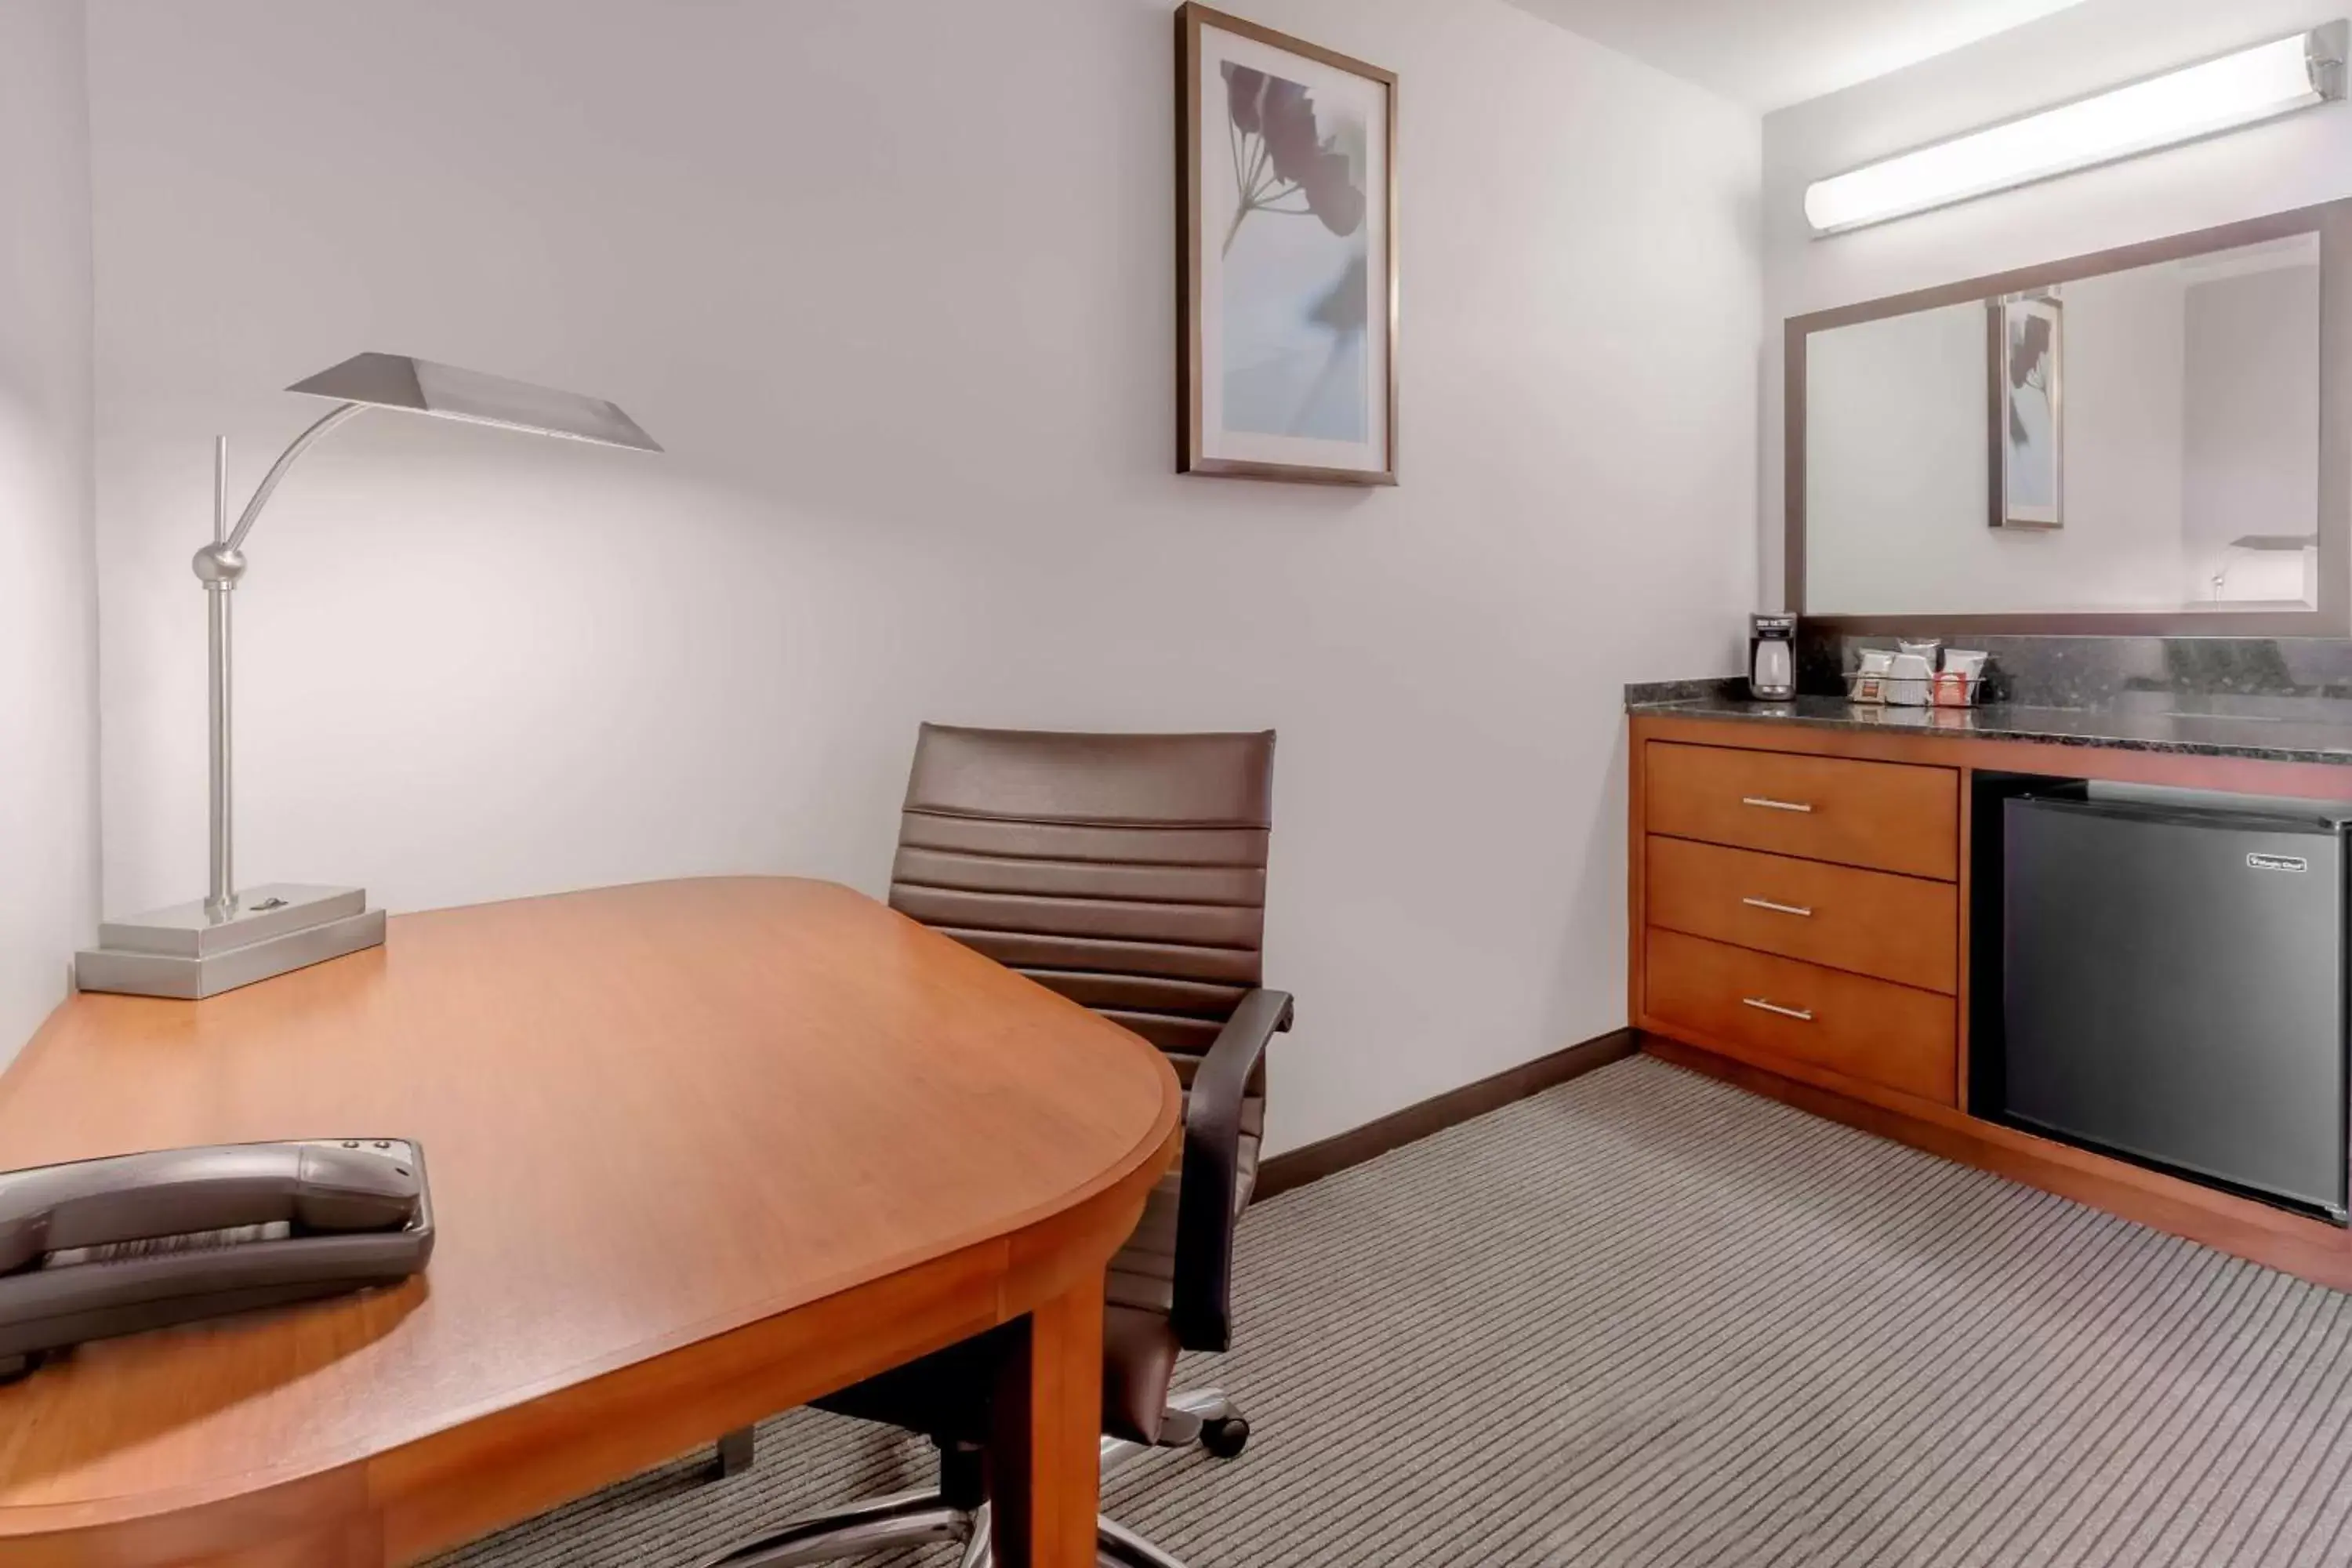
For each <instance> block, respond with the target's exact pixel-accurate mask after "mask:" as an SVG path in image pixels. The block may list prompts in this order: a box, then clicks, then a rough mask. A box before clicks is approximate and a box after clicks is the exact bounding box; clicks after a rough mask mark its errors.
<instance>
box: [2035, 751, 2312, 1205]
mask: <svg viewBox="0 0 2352 1568" xmlns="http://www.w3.org/2000/svg"><path fill="white" fill-rule="evenodd" d="M2001 810H2002V813H2003V820H2002V823H2001V834H2002V843H2001V851H2000V853H2001V859H2002V873H2003V875H2002V884H2001V900H2002V909H2001V956H2000V962H2001V975H2000V986H2001V1041H2000V1047H2001V1052H2002V1060H2001V1068H2002V1072H2001V1086H2000V1095H2001V1099H2002V1104H2001V1106H2000V1112H2001V1114H2002V1116H2003V1118H2004V1119H2005V1120H2007V1121H2011V1122H2013V1123H2016V1124H2019V1125H2021V1126H2024V1127H2026V1128H2028V1129H2030V1130H2032V1131H2039V1132H2043V1133H2047V1134H2049V1135H2052V1136H2054V1137H2057V1138H2061V1139H2063V1140H2065V1141H2066V1142H2073V1143H2077V1144H2082V1145H2085V1146H2087V1147H2090V1148H2094V1149H2099V1150H2103V1151H2107V1152H2114V1153H2117V1154H2122V1155H2126V1156H2128V1157H2130V1158H2132V1159H2135V1160H2137V1161H2140V1162H2143V1163H2148V1164H2152V1165H2157V1166H2160V1167H2162V1168H2165V1169H2168V1170H2170V1171H2173V1172H2176V1173H2179V1174H2182V1175H2186V1176H2190V1177H2194V1178H2198V1179H2200V1180H2203V1181H2206V1182H2208V1183H2211V1184H2219V1185H2222V1186H2225V1187H2229V1188H2233V1189H2236V1190H2238V1191H2241V1192H2242V1193H2245V1194H2248V1195H2251V1196H2255V1197H2260V1198H2264V1199H2267V1200H2269V1201H2272V1202H2274V1203H2278V1204H2282V1205H2288V1206H2291V1207H2294V1208H2299V1209H2304V1210H2306V1211H2311V1212H2315V1213H2317V1214H2321V1215H2326V1217H2328V1218H2330V1219H2332V1220H2334V1221H2335V1222H2336V1224H2338V1225H2342V1224H2344V1223H2345V1219H2346V1209H2345V1204H2346V1191H2345V1184H2346V1149H2345V1123H2346V1093H2347V1085H2346V1048H2347V1042H2346V1029H2347V1018H2346V1010H2347V1009H2346V994H2345V987H2346V966H2345V940H2346V881H2345V877H2346V870H2347V857H2346V846H2345V837H2346V828H2347V824H2352V810H2347V811H2343V812H2340V813H2339V812H2337V811H2336V810H2335V809H2333V808H2322V807H2319V806H2316V805H2314V806H2310V807H2304V806H2301V805H2279V804H2277V803H2263V804H2262V805H2259V806H2252V807H2247V808H2239V807H2236V806H2231V805H2211V804H2207V803H2205V802H2202V801H2200V802H2197V803H2194V804H2189V803H2183V802H2179V801H2169V800H2149V799H2131V798H2120V799H2110V798H2093V797H2088V796H2084V795H2081V794H2080V791H2079V786H2078V789H2077V792H2076V794H2075V795H2074V796H2072V797H2070V796H2069V795H2065V794H2050V795H2043V794H2032V795H2021V796H2018V797H2015V798H2012V799H2010V800H2007V801H2005V802H2003V803H2002V805H2001Z"/></svg>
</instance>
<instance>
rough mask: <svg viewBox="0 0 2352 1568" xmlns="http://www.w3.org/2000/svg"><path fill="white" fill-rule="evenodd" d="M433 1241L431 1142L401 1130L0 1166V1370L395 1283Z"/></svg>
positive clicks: (421, 1260) (20, 1370) (4, 1375)
mask: <svg viewBox="0 0 2352 1568" xmlns="http://www.w3.org/2000/svg"><path fill="white" fill-rule="evenodd" d="M432 1252H433V1205H432V1199H431V1195H430V1194H429V1192H428V1190H427V1189H426V1186H425V1152H424V1150H423V1149H422V1148H420V1147H419V1146H418V1145H417V1144H416V1143H415V1142H410V1141H408V1140H405V1139H399V1138H315V1139H309V1140H305V1141H301V1142H289V1143H222V1144H214V1145H210V1146H207V1147H202V1148H193V1149H163V1150H156V1151H154V1152H149V1153H144V1154H122V1155H117V1156H115V1157H113V1158H111V1159H104V1160H79V1161H75V1162H73V1163H68V1164H63V1165H39V1166H35V1167H34V1168H32V1169H30V1170H24V1171H8V1172H0V1381H6V1380H7V1379H10V1378H14V1377H21V1376H23V1375H24V1374H25V1373H28V1372H30V1371H31V1370H32V1368H33V1367H34V1366H35V1365H37V1363H39V1361H40V1359H41V1357H42V1356H43V1355H44V1354H46V1353H47V1352H52V1351H57V1350H61V1349H63V1348H65V1347H66V1346H68V1345H75V1344H79V1343H80V1342H83V1341H85V1340H97V1339H106V1338H110V1337H111V1336H113V1335H116V1334H129V1333H136V1332H138V1331H140V1330H142V1329H155V1328H162V1327H164V1326H166V1325H168V1324H172V1323H184V1322H189V1321H194V1320H195V1319H199V1318H211V1317H217V1316H220V1315H222V1314H224V1313H228V1312H242V1311H247V1310H251V1309H254V1308H257V1307H274V1306H278V1305H280V1304H282V1303H285V1302H289V1301H304V1300H312V1299H315V1298H317V1297H320V1296H332V1295H339V1294H341V1293H342V1292H344V1291H348V1290H358V1289H365V1288H367V1287H368V1286H371V1285H388V1284H393V1283H396V1282H397V1281H399V1280H402V1279H406V1278H408V1277H409V1276H410V1275H412V1274H415V1273H416V1272H417V1271H418V1270H420V1269H422V1268H424V1267H425V1261H426V1259H427V1258H430V1257H431V1256H432Z"/></svg>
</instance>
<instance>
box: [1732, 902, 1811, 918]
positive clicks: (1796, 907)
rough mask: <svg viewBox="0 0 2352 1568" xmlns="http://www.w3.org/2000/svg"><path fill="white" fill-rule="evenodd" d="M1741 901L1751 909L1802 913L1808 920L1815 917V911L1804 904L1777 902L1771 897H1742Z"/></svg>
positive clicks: (1791, 913)
mask: <svg viewBox="0 0 2352 1568" xmlns="http://www.w3.org/2000/svg"><path fill="white" fill-rule="evenodd" d="M1739 901H1740V902H1741V903H1743V904H1746V905H1747V906H1748V908H1749V909H1751V910H1771V911H1772V912H1773V913H1774V914H1776V915H1801V916H1802V917H1804V918H1805V919H1806V920H1811V919H1812V918H1813V911H1812V910H1809V909H1807V908H1805V906H1804V905H1802V904H1776V903H1774V902H1773V901H1772V900H1769V899H1742V900H1739Z"/></svg>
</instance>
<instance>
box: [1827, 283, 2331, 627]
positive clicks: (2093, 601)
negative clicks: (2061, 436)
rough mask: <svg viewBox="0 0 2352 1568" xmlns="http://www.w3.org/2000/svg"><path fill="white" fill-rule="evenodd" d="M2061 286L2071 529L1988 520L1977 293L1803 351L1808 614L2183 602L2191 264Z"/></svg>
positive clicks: (1984, 354)
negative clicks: (2185, 276) (2184, 272)
mask: <svg viewBox="0 0 2352 1568" xmlns="http://www.w3.org/2000/svg"><path fill="white" fill-rule="evenodd" d="M2057 293H2058V295H2059V298H2060V301H2061V310H2062V311H2063V325H2062V327H2061V329H2060V337H2061V342H2060V352H2059V355H2058V358H2059V362H2060V363H2061V364H2062V365H2063V375H2064V381H2063V389H2062V401H2063V408H2064V413H2065V418H2066V421H2067V423H2066V430H2065V453H2066V468H2065V475H2064V503H2065V518H2066V524H2065V526H2064V527H2063V528H2058V529H2050V530H2042V529H2019V528H2000V529H1996V528H1993V527H1991V526H1990V522H1989V517H1990V500H1989V498H1988V492H1989V490H1990V488H1991V479H1990V471H1989V470H1990V462H1989V460H1988V458H1987V455H1986V451H1985V445H1986V430H1985V421H1986V419H1987V418H1988V417H1989V415H1988V409H1989V407H1990V388H1989V386H1988V385H1987V376H1988V374H1989V373H1990V369H1991V366H1990V349H1989V348H1988V346H1987V343H1986V308H1985V305H1984V303H1983V302H1982V301H1981V300H1971V301H1969V302H1968V303H1966V304H1960V305H1947V306H1944V307H1942V308H1941V309H1938V310H1922V311H1918V312H1916V313H1914V314H1910V315H1905V316H1888V317H1885V318H1882V319H1880V320H1877V321H1858V322H1855V323H1853V325H1851V326H1845V327H1840V328H1837V329H1835V330H1833V331H1826V332H1820V333H1817V334H1815V335H1814V338H1813V341H1812V342H1811V346H1810V347H1809V348H1808V349H1807V351H1806V356H1805V374H1806V378H1807V383H1808V388H1809V390H1808V394H1807V399H1808V401H1807V405H1806V420H1805V439H1806V442H1807V454H1806V461H1805V484H1806V489H1807V494H1806V509H1805V527H1806V531H1807V532H1806V551H1805V572H1806V584H1805V604H1806V606H1807V608H1808V609H1810V610H1811V611H1812V612H1813V613H1815V614H1818V615H1835V614H1846V615H1965V614H1969V613H1970V612H1982V611H1987V610H2009V611H2024V610H2051V611H2057V610H2083V609H2142V610H2146V609H2165V608H2172V607H2175V606H2178V605H2180V604H2181V603H2183V602H2184V601H2185V600H2186V599H2188V598H2189V597H2190V595H2189V592H2188V589H2187V587H2186V586H2185V584H2186V582H2187V577H2188V572H2187V568H2186V565H2185V564H2184V560H2185V557H2184V552H2183V546H2182V536H2181V521H2180V518H2181V482H2182V481H2181V468H2182V449H2183V443H2184V436H2183V433H2182V425H2183V420H2182V407H2183V400H2184V397H2185V388H2184V381H2185V377H2186V366H2187V358H2188V354H2187V346H2186V345H2187V341H2188V330H2187V324H2186V323H2187V315H2188V312H2187V310H2186V309H2185V308H2184V306H2183V304H2182V298H2181V297H2182V293H2183V287H2182V279H2181V275H2180V272H2179V269H2178V268H2175V267H2171V266H2161V267H2141V268H2133V269H2132V270H2130V271H2128V272H2117V273H2111V274H2109V275H2107V276H2105V277H2101V278H2090V279H2083V280H2082V281H2080V282H2075V283H2069V284H2067V285H2066V286H2065V287H2064V288H2063V289H2059V290H2057ZM2309 326H2310V322H2309V321H2305V331H2306V334H2307V333H2308V330H2309ZM2311 467H2312V470H2313V472H2314V473H2316V472H2317V465H2316V462H2314V463H2313V464H2312V465H2311ZM2196 596H2197V597H2202V596H2203V595H2196Z"/></svg>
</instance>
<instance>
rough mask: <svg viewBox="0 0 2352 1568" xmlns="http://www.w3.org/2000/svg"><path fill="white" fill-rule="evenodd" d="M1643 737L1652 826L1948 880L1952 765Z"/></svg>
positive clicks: (1954, 856)
mask: <svg viewBox="0 0 2352 1568" xmlns="http://www.w3.org/2000/svg"><path fill="white" fill-rule="evenodd" d="M1648 744H1649V751H1648V752H1647V753H1646V755H1645V756H1644V758H1643V762H1644V764H1645V767H1644V772H1645V774H1646V776H1647V778H1648V796H1647V798H1646V800H1645V801H1644V802H1643V810H1644V812H1645V814H1646V815H1645V820H1646V822H1647V826H1648V827H1649V830H1650V831H1651V832H1653V833H1664V834H1670V835H1672V836H1673V837H1676V838H1697V839H1703V840H1705V841H1706V842H1707V843H1709V844H1729V845H1735V846H1737V847H1740V848H1743V849H1763V850H1768V851H1769V852H1771V853H1773V854H1775V855H1801V856H1803V857H1805V858H1807V859H1811V860H1832V861H1835V862H1837V863H1838V864H1840V865H1844V866H1867V867H1869V868H1872V869H1874V870H1879V871H1901V872H1905V873H1906V874H1908V875H1910V876H1914V877H1934V878H1937V879H1941V880H1943V881H1947V882H1948V881H1951V880H1953V879H1955V878H1956V877H1958V874H1959V864H1960V784H1959V774H1958V773H1957V772H1955V771H1954V770H1953V769H1950V768H1930V767H1917V766H1914V765H1912V764H1911V763H1858V762H1855V761H1853V759H1851V758H1847V757H1811V756H1804V755H1801V754H1797V753H1794V752H1743V751H1738V750H1736V749H1734V748H1732V747H1728V746H1691V745H1684V744H1681V743H1679V742H1672V741H1652V742H1648Z"/></svg>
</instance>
